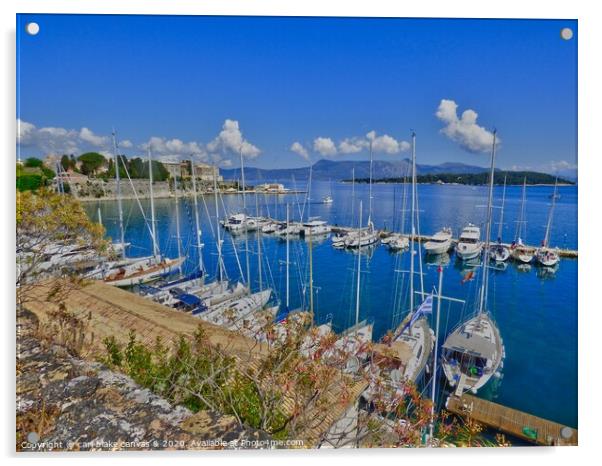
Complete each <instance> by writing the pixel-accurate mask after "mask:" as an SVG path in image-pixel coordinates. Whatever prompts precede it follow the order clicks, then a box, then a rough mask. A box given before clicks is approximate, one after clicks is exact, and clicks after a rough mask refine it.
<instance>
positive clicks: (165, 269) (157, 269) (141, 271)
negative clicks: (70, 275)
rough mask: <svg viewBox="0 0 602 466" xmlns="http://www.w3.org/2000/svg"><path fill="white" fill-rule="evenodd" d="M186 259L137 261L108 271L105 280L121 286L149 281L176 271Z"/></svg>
mask: <svg viewBox="0 0 602 466" xmlns="http://www.w3.org/2000/svg"><path fill="white" fill-rule="evenodd" d="M185 259H186V258H185V257H179V258H177V259H161V260H160V261H159V262H156V261H155V260H154V259H153V260H150V261H148V262H146V261H145V262H144V263H140V262H135V263H133V264H130V265H126V266H123V267H119V268H118V269H117V270H113V271H112V272H110V273H108V274H107V276H106V277H105V278H104V282H105V283H106V284H107V285H113V286H120V287H123V286H133V285H138V284H141V283H148V282H151V281H153V280H157V279H159V278H161V277H165V276H167V275H170V274H172V273H174V272H175V271H176V270H178V268H179V267H180V266H181V265H182V263H183V262H184V260H185Z"/></svg>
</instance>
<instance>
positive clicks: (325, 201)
mask: <svg viewBox="0 0 602 466" xmlns="http://www.w3.org/2000/svg"><path fill="white" fill-rule="evenodd" d="M332 203H333V199H332V197H331V196H324V197H323V198H322V204H332Z"/></svg>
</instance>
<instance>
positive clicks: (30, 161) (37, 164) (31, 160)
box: [23, 157, 44, 168]
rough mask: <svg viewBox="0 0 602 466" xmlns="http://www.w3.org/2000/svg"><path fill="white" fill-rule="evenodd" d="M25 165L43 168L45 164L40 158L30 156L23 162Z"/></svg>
mask: <svg viewBox="0 0 602 466" xmlns="http://www.w3.org/2000/svg"><path fill="white" fill-rule="evenodd" d="M23 166H25V167H29V168H41V167H43V166H44V162H42V161H41V160H40V159H38V158H35V157H29V158H28V159H25V162H24V163H23Z"/></svg>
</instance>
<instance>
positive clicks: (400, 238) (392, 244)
mask: <svg viewBox="0 0 602 466" xmlns="http://www.w3.org/2000/svg"><path fill="white" fill-rule="evenodd" d="M389 238H390V239H389V242H388V243H387V246H389V249H390V250H391V251H403V250H404V249H408V248H409V247H410V239H409V238H408V237H407V236H405V235H401V234H393V235H392V238H391V237H389Z"/></svg>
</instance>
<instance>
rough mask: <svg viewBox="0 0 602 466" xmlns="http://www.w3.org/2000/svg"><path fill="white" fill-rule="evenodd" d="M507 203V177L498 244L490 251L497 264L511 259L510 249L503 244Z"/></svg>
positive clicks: (501, 208)
mask: <svg viewBox="0 0 602 466" xmlns="http://www.w3.org/2000/svg"><path fill="white" fill-rule="evenodd" d="M505 203H506V177H504V189H503V191H502V205H501V206H500V222H499V225H498V231H497V243H496V244H493V245H492V246H491V248H490V249H489V254H490V256H491V259H492V260H493V261H495V262H497V263H500V262H506V261H507V260H508V259H509V258H510V249H508V247H507V246H505V245H504V244H503V243H502V232H503V228H504V204H505Z"/></svg>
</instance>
